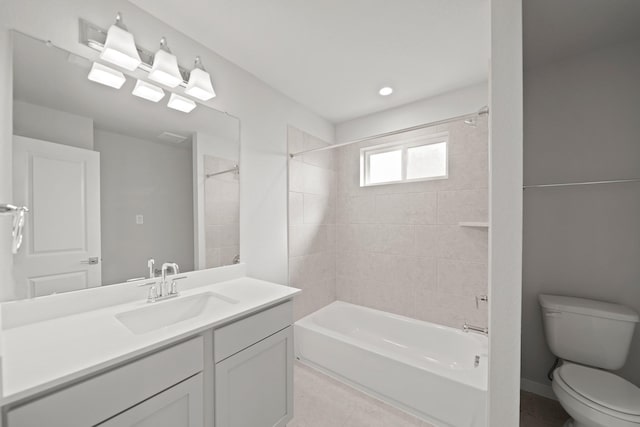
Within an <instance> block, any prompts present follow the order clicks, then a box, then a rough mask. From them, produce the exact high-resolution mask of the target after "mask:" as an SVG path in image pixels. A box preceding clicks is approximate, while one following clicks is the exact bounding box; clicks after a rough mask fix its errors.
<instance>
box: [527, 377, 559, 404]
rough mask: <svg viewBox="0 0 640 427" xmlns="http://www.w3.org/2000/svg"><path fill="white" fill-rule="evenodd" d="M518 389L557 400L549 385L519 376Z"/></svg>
mask: <svg viewBox="0 0 640 427" xmlns="http://www.w3.org/2000/svg"><path fill="white" fill-rule="evenodd" d="M520 389H521V390H524V391H528V392H529V393H533V394H537V395H538V396H542V397H546V398H548V399H553V400H558V398H557V397H556V395H555V393H554V392H553V390H552V389H551V386H550V385H547V384H542V383H539V382H536V381H532V380H528V379H526V378H520Z"/></svg>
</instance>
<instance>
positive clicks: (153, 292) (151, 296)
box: [147, 284, 158, 302]
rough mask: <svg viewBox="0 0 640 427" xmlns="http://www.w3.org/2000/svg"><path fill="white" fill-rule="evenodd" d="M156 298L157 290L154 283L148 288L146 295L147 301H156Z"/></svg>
mask: <svg viewBox="0 0 640 427" xmlns="http://www.w3.org/2000/svg"><path fill="white" fill-rule="evenodd" d="M157 299H158V290H157V289H156V285H155V284H154V285H153V286H151V287H150V288H149V295H148V296H147V302H156V300H157Z"/></svg>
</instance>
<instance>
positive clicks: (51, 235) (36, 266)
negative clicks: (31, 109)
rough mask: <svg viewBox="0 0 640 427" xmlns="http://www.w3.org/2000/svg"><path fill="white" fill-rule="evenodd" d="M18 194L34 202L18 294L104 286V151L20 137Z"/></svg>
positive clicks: (17, 266)
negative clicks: (102, 156)
mask: <svg viewBox="0 0 640 427" xmlns="http://www.w3.org/2000/svg"><path fill="white" fill-rule="evenodd" d="M13 193H14V199H15V201H16V203H17V204H19V205H25V206H27V207H29V213H28V214H27V221H26V224H25V228H24V240H23V246H22V248H21V249H20V251H19V252H18V254H16V256H15V258H14V271H15V279H16V287H17V289H16V296H17V297H18V298H20V297H34V296H40V295H48V294H52V293H55V292H67V291H73V290H78V289H85V288H90V287H94V286H100V284H101V280H100V278H101V264H100V262H101V259H100V153H98V152H96V151H91V150H85V149H82V148H76V147H71V146H67V145H62V144H54V143H52V142H48V141H41V140H37V139H31V138H24V137H21V136H14V138H13Z"/></svg>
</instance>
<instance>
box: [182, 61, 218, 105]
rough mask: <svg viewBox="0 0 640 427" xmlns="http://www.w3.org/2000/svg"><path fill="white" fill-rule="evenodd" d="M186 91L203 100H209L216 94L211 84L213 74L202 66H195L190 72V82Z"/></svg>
mask: <svg viewBox="0 0 640 427" xmlns="http://www.w3.org/2000/svg"><path fill="white" fill-rule="evenodd" d="M184 93H186V94H187V95H190V96H193V97H194V98H198V99H201V100H203V101H208V100H210V99H211V98H213V97H215V96H216V92H215V91H214V90H213V85H212V84H211V76H210V75H209V73H207V72H206V71H205V70H202V69H200V68H194V69H193V70H192V71H191V73H190V74H189V82H188V83H187V88H186V89H185V90H184Z"/></svg>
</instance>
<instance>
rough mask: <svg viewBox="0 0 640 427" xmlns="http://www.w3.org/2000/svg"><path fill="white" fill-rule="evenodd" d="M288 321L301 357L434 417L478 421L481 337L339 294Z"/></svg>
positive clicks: (483, 385)
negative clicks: (340, 297) (336, 298)
mask: <svg viewBox="0 0 640 427" xmlns="http://www.w3.org/2000/svg"><path fill="white" fill-rule="evenodd" d="M294 328H295V341H294V342H295V351H296V357H297V358H298V360H300V361H302V362H303V363H306V364H308V365H311V366H313V367H315V368H316V369H319V370H321V371H323V372H325V373H327V374H329V375H331V376H333V377H335V378H338V379H340V380H342V381H344V382H346V383H348V384H350V385H352V386H354V387H356V388H358V389H360V390H362V391H364V392H365V393H368V394H370V395H373V396H375V397H377V398H379V399H381V400H384V401H386V402H388V403H390V404H392V405H394V406H396V407H398V408H400V409H403V410H404V411H406V412H409V413H411V414H413V415H415V416H417V417H419V418H422V419H424V420H426V421H428V422H431V423H433V424H435V425H438V426H453V427H485V426H486V404H487V402H486V400H487V397H486V396H487V339H486V337H484V336H482V335H479V334H475V333H464V332H462V331H461V330H458V329H454V328H449V327H446V326H440V325H436V324H433V323H428V322H422V321H419V320H415V319H410V318H407V317H403V316H397V315H394V314H390V313H386V312H384V311H378V310H373V309H370V308H366V307H361V306H358V305H353V304H348V303H345V302H341V301H336V302H334V303H332V304H330V305H328V306H326V307H324V308H322V309H320V310H318V311H316V312H315V313H312V314H310V315H309V316H307V317H305V318H303V319H300V320H299V321H297V322H296V323H295V327H294ZM476 356H480V358H479V360H480V362H479V364H478V366H474V365H475V358H476Z"/></svg>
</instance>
